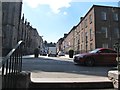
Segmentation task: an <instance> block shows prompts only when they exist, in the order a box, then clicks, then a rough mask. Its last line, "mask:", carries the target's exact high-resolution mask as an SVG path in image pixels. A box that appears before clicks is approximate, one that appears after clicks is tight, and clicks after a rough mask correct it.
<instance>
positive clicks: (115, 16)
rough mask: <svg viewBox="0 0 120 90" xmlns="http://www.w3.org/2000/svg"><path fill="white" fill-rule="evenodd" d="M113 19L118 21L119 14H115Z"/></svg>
mask: <svg viewBox="0 0 120 90" xmlns="http://www.w3.org/2000/svg"><path fill="white" fill-rule="evenodd" d="M113 19H114V21H118V13H114V14H113Z"/></svg>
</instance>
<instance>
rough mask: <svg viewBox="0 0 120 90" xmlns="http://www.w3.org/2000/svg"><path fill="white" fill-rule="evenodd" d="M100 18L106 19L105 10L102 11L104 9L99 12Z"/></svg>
mask: <svg viewBox="0 0 120 90" xmlns="http://www.w3.org/2000/svg"><path fill="white" fill-rule="evenodd" d="M101 19H102V20H107V13H106V12H104V11H102V12H101Z"/></svg>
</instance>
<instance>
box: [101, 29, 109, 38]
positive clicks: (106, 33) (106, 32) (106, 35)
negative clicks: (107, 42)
mask: <svg viewBox="0 0 120 90" xmlns="http://www.w3.org/2000/svg"><path fill="white" fill-rule="evenodd" d="M102 33H105V38H108V30H107V27H102Z"/></svg>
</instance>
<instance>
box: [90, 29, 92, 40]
mask: <svg viewBox="0 0 120 90" xmlns="http://www.w3.org/2000/svg"><path fill="white" fill-rule="evenodd" d="M90 40H92V29H90Z"/></svg>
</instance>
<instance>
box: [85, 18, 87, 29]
mask: <svg viewBox="0 0 120 90" xmlns="http://www.w3.org/2000/svg"><path fill="white" fill-rule="evenodd" d="M84 25H85V28H87V19H85V22H84Z"/></svg>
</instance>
